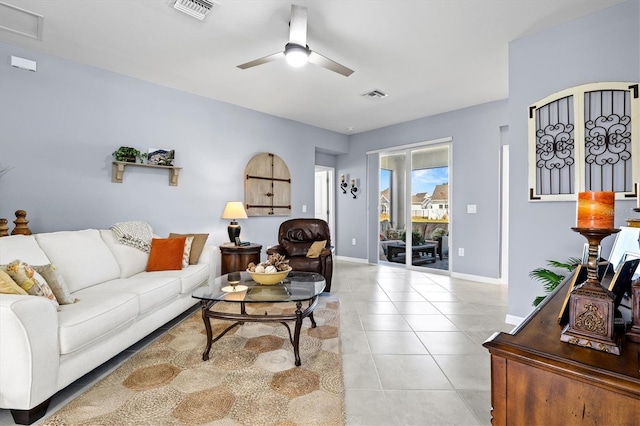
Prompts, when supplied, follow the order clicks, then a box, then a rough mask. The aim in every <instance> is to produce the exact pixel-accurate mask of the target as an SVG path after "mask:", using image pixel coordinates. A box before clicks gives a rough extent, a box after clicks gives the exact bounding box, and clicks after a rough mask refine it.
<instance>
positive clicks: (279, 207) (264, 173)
mask: <svg viewBox="0 0 640 426" xmlns="http://www.w3.org/2000/svg"><path fill="white" fill-rule="evenodd" d="M244 174H245V181H244V200H245V202H244V204H245V210H246V211H247V216H290V215H291V175H290V174H289V168H288V167H287V164H286V163H285V162H284V161H283V160H282V158H280V157H278V156H277V155H275V154H271V153H269V152H263V153H260V154H257V155H256V156H254V157H253V158H252V159H251V160H249V163H247V167H246V168H245V171H244Z"/></svg>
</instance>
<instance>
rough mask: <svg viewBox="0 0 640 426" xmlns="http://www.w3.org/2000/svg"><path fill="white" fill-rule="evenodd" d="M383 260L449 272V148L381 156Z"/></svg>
mask: <svg viewBox="0 0 640 426" xmlns="http://www.w3.org/2000/svg"><path fill="white" fill-rule="evenodd" d="M379 182H380V194H379V195H380V198H379V234H380V235H379V237H380V261H382V262H390V263H401V264H405V265H408V266H412V267H426V268H434V269H440V270H446V271H448V270H449V244H448V241H449V231H450V229H449V144H448V143H447V144H441V145H436V146H423V147H415V148H410V149H404V150H401V151H395V152H384V153H380V170H379Z"/></svg>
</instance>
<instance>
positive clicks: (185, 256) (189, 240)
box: [182, 237, 193, 268]
mask: <svg viewBox="0 0 640 426" xmlns="http://www.w3.org/2000/svg"><path fill="white" fill-rule="evenodd" d="M192 244H193V237H186V239H185V240H184V251H183V252H182V267H183V268H186V267H187V266H189V256H190V255H191V245H192Z"/></svg>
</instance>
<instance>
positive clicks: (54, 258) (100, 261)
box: [36, 229, 120, 293]
mask: <svg viewBox="0 0 640 426" xmlns="http://www.w3.org/2000/svg"><path fill="white" fill-rule="evenodd" d="M36 241H38V244H39V245H40V247H42V250H44V252H45V253H46V254H47V257H48V258H49V259H51V261H50V262H47V263H52V264H54V265H56V267H57V268H58V271H59V272H60V274H61V275H62V276H63V277H64V280H65V281H66V282H67V285H68V286H69V290H70V291H71V293H73V292H75V291H78V290H81V289H83V288H86V287H90V286H92V285H95V284H98V283H102V282H105V281H109V280H113V279H116V278H119V277H120V267H119V266H118V262H117V261H116V258H115V257H114V256H113V253H111V250H109V247H107V245H106V244H105V242H104V241H103V240H102V237H100V232H99V231H98V230H97V229H86V230H83V231H60V232H51V233H46V234H37V235H36Z"/></svg>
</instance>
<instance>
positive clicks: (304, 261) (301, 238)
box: [267, 219, 333, 292]
mask: <svg viewBox="0 0 640 426" xmlns="http://www.w3.org/2000/svg"><path fill="white" fill-rule="evenodd" d="M324 240H326V241H327V244H326V245H325V248H324V249H322V252H321V253H320V256H319V257H317V258H309V257H307V252H308V251H309V247H311V244H313V242H314V241H324ZM275 253H279V254H282V255H284V256H285V257H286V258H287V259H289V265H290V266H291V268H293V270H294V271H304V272H317V273H319V274H320V275H322V276H323V277H324V279H325V281H326V287H325V289H324V291H326V292H329V291H331V277H332V275H333V256H332V253H331V235H330V232H329V225H328V224H327V222H325V221H324V220H322V219H290V220H287V221H285V222H283V223H282V224H281V225H280V230H279V231H278V245H276V246H273V247H270V248H268V249H267V254H275Z"/></svg>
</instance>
